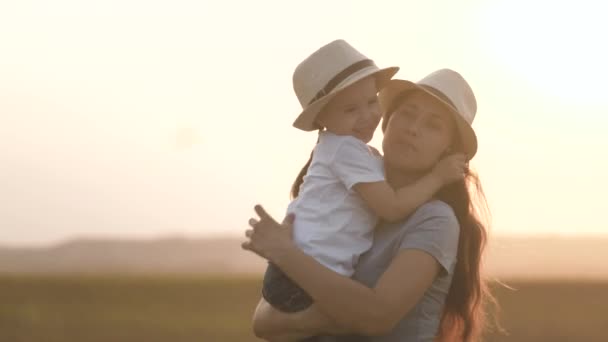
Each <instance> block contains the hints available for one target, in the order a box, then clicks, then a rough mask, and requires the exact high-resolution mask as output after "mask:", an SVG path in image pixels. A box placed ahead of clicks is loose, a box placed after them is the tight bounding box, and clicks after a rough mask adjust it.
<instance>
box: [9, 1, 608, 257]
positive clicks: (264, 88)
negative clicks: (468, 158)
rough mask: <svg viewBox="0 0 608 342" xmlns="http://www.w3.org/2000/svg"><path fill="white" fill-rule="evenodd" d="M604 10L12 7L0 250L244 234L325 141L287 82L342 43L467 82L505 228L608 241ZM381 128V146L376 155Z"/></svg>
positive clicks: (313, 5)
mask: <svg viewBox="0 0 608 342" xmlns="http://www.w3.org/2000/svg"><path fill="white" fill-rule="evenodd" d="M601 6H605V5H603V3H602V2H601V1H592V0H578V1H523V0H509V1H502V0H495V1H491V0H486V1H481V0H477V1H474V0H467V1H432V0H428V1H403V0H401V1H321V0H314V1H313V0H310V1H305V2H295V1H263V0H262V1H244V0H243V1H204V0H203V1H179V0H177V1H176V0H173V1H143V0H120V1H118V0H106V1H82V0H55V1H42V0H41V1H28V0H20V1H2V2H0V245H3V244H8V245H38V244H47V243H54V242H57V241H62V240H65V239H68V238H72V237H83V236H84V237H129V238H132V237H146V238H148V237H157V236H165V235H183V236H197V237H198V236H217V235H240V234H242V232H243V231H244V229H246V225H247V220H248V219H249V217H250V216H252V215H253V214H254V212H253V209H252V207H253V205H254V204H256V203H261V204H263V205H264V206H265V207H267V208H268V209H269V210H270V212H271V213H273V214H274V215H276V216H277V217H282V216H283V214H284V210H285V208H286V206H287V204H288V201H289V197H288V192H289V188H290V186H291V182H292V181H293V179H294V178H295V176H296V174H297V172H298V171H299V169H300V168H301V167H302V165H303V163H304V162H305V161H306V160H307V157H308V155H309V153H310V150H311V149H312V148H313V146H314V143H315V141H316V135H315V134H314V133H306V132H300V131H298V130H296V129H295V128H293V127H292V126H291V124H292V122H293V120H294V118H295V117H296V115H297V114H298V113H299V111H300V109H301V108H300V107H299V104H298V102H297V100H296V97H295V95H294V93H293V89H292V84H291V77H292V73H293V69H294V68H295V66H296V65H297V64H298V63H299V62H300V61H301V60H302V59H303V58H305V57H306V56H307V55H309V54H310V53H312V52H313V51H314V50H316V49H317V48H319V47H320V46H322V45H324V44H326V43H328V42H330V41H332V40H334V39H337V38H343V39H345V40H347V41H348V42H350V43H351V44H352V45H353V46H355V47H356V48H357V49H359V50H360V51H362V52H363V53H365V54H366V55H368V56H369V57H370V58H372V59H374V60H375V61H376V63H377V64H378V65H379V66H381V67H385V66H390V65H397V66H400V67H401V71H400V72H399V73H398V74H397V78H403V79H409V80H414V81H415V80H418V79H420V78H422V77H423V76H425V75H426V74H428V73H430V72H432V71H434V70H436V69H440V68H444V67H447V68H451V69H454V70H456V71H459V72H460V73H461V74H462V75H463V76H464V77H465V78H466V79H467V80H468V81H469V83H470V84H471V86H472V87H473V89H474V91H475V93H476V96H477V100H478V113H477V118H476V120H475V123H474V128H475V129H476V131H477V134H478V137H479V153H478V155H477V156H476V157H475V159H474V160H473V166H474V168H475V169H476V170H477V171H478V172H479V174H480V177H481V180H482V182H483V184H484V187H485V191H486V195H487V197H488V201H489V204H490V208H491V211H492V227H493V228H492V229H493V233H495V234H499V235H502V234H566V235H575V234H594V233H606V232H608V223H607V222H608V221H607V220H606V218H605V213H606V211H608V201H607V200H606V196H607V194H608V181H607V179H606V177H607V176H606V175H608V152H607V150H608V134H607V132H606V130H607V129H608V96H607V95H606V93H607V90H608V63H606V61H607V60H608V50H607V49H608V46H607V45H606V43H605V41H606V33H607V32H608V21H606V19H605V13H606V11H605V10H604V9H603V8H600V7H601ZM381 138H382V137H381V132H380V131H379V130H378V132H377V133H376V136H375V137H374V140H373V141H372V145H374V146H378V147H379V146H380V142H381Z"/></svg>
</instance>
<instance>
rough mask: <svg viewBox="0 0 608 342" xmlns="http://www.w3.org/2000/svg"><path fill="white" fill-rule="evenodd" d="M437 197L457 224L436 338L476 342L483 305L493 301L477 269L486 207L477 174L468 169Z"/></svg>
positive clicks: (484, 235) (484, 234)
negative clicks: (454, 252) (453, 260)
mask: <svg viewBox="0 0 608 342" xmlns="http://www.w3.org/2000/svg"><path fill="white" fill-rule="evenodd" d="M437 198H438V199H440V200H442V201H443V202H445V203H447V204H448V205H449V206H450V207H452V210H453V211H454V214H455V215H456V218H457V219H458V223H459V225H460V237H459V240H458V255H457V262H456V267H455V269H454V275H453V278H452V284H451V286H450V290H449V292H448V295H447V298H446V301H445V306H444V309H443V315H442V317H441V324H440V329H439V341H479V339H480V338H481V334H482V332H483V330H484V328H485V325H486V319H485V318H486V317H485V316H486V313H485V312H486V309H487V308H486V304H490V303H493V304H495V300H494V298H493V296H492V294H491V292H490V290H489V288H488V285H487V281H486V280H485V279H484V278H483V277H482V272H481V267H482V256H483V252H484V250H485V247H486V243H487V239H488V236H487V234H488V233H487V230H486V224H485V223H484V222H483V218H485V216H486V215H487V213H488V207H487V202H486V199H485V195H484V193H483V189H482V187H481V182H480V181H479V177H478V176H477V175H476V174H475V173H474V172H472V171H470V170H468V171H467V173H466V175H465V178H464V180H462V181H459V182H456V183H453V184H450V185H447V186H445V187H443V188H442V189H441V190H440V191H439V192H438V194H437Z"/></svg>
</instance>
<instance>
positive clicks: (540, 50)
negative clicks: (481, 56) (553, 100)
mask: <svg viewBox="0 0 608 342" xmlns="http://www.w3.org/2000/svg"><path fill="white" fill-rule="evenodd" d="M607 6H608V5H606V4H604V3H603V2H602V1H594V0H582V1H523V0H511V1H495V2H492V3H491V4H488V5H487V6H484V7H482V10H481V11H480V13H479V21H480V27H479V30H480V34H481V35H482V37H483V40H484V42H483V43H484V46H486V47H488V48H489V49H490V50H491V54H492V55H493V56H494V57H495V58H496V59H497V60H498V61H499V63H500V64H502V65H504V66H505V67H506V68H508V69H510V72H512V73H513V74H514V75H515V76H516V77H518V78H520V79H522V80H524V81H526V82H528V83H529V84H530V85H531V86H533V87H536V88H540V89H541V90H542V91H543V92H544V93H546V94H548V95H551V96H555V97H558V98H560V99H561V100H563V101H567V102H570V103H573V104H589V105H594V104H599V103H602V102H606V97H605V90H606V80H607V79H608V63H606V61H607V60H608V44H606V38H605V34H606V33H608V21H606V20H605V17H604V14H603V13H605V8H607Z"/></svg>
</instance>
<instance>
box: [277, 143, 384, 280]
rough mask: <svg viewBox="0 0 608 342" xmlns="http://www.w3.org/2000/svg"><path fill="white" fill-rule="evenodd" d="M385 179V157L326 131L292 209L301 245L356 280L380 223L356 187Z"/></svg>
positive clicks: (324, 262) (327, 264)
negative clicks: (375, 228)
mask: <svg viewBox="0 0 608 342" xmlns="http://www.w3.org/2000/svg"><path fill="white" fill-rule="evenodd" d="M384 180H385V177H384V165H383V161H382V158H381V157H380V156H377V155H375V154H374V153H373V151H372V150H371V148H370V147H369V146H368V145H367V144H365V143H364V142H363V141H361V140H359V139H357V138H355V137H352V136H340V135H336V134H333V133H330V132H327V131H325V132H321V133H320V136H319V142H318V143H317V146H316V147H315V149H314V152H313V157H312V161H311V164H310V166H309V168H308V171H307V173H306V176H304V182H303V183H302V186H301V187H300V193H299V195H298V197H296V198H295V199H294V200H293V201H292V202H291V203H290V204H289V207H288V208H287V212H288V213H294V214H295V222H294V240H295V242H296V244H297V245H298V246H299V247H300V248H301V249H302V250H303V251H304V252H305V253H306V254H308V255H310V256H312V257H314V258H315V259H316V260H317V261H319V262H320V263H321V264H323V265H325V266H326V267H328V268H330V269H332V270H334V271H335V272H338V273H340V274H342V275H346V276H351V275H352V274H353V273H354V267H355V265H356V264H357V261H358V259H359V256H360V255H361V254H362V253H364V252H365V251H367V250H368V249H369V248H370V247H371V245H372V242H373V230H374V227H375V225H376V223H377V220H378V219H377V216H376V215H375V214H374V213H373V212H372V211H371V209H370V208H369V207H368V206H367V204H366V203H365V202H364V201H363V199H362V198H361V197H360V196H359V195H358V194H357V193H356V192H355V191H354V189H353V186H354V185H355V184H358V183H372V182H380V181H384Z"/></svg>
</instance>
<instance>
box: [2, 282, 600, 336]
mask: <svg viewBox="0 0 608 342" xmlns="http://www.w3.org/2000/svg"><path fill="white" fill-rule="evenodd" d="M508 285H510V286H511V287H513V288H515V290H509V289H506V288H504V287H498V288H497V290H496V295H497V297H498V300H499V302H500V304H501V306H502V314H501V323H502V325H503V327H504V328H505V330H507V332H508V334H509V335H508V336H505V335H502V334H491V335H489V336H487V338H486V340H487V341H518V342H528V341H530V342H532V341H534V342H539V341H552V342H560V341H598V342H599V341H602V342H604V341H608V282H606V283H601V282H598V283H593V282H585V283H583V282H581V283H577V282H522V281H519V282H516V281H513V282H508ZM259 291H260V281H259V280H258V279H253V278H243V279H234V278H216V279H210V278H202V277H193V276H183V277H178V276H175V277H161V276H159V277H154V276H149V277H148V276H141V277H137V276H123V277H119V276H107V277H99V276H95V277H78V276H63V277H62V276H52V277H51V276H48V277H45V276H9V275H3V276H0V341H1V342H4V341H6V342H19V341H24V342H25V341H49V342H55V341H62V342H65V341H130V342H135V341H142V342H143V341H145V342H154V341H227V342H230V341H234V342H237V341H239V342H240V341H256V339H255V338H254V337H253V336H252V335H251V333H250V328H249V322H250V317H251V313H252V311H253V309H254V305H255V303H256V302H257V300H258V296H259Z"/></svg>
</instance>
